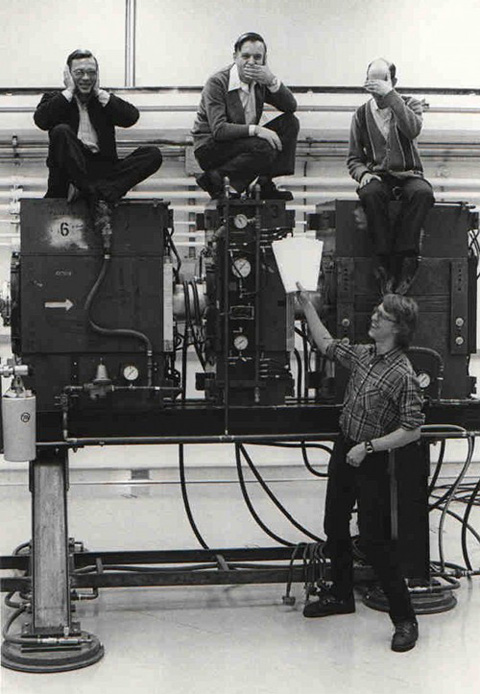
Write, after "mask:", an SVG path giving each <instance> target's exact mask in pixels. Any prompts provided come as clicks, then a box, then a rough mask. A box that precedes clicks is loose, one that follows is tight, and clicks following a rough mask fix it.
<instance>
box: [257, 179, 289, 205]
mask: <svg viewBox="0 0 480 694" xmlns="http://www.w3.org/2000/svg"><path fill="white" fill-rule="evenodd" d="M260 200H286V201H288V200H293V195H292V193H291V192H290V191H289V190H279V189H278V188H277V186H276V185H275V183H271V182H270V183H268V184H267V185H260Z"/></svg>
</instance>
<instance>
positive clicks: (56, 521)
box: [2, 448, 104, 672]
mask: <svg viewBox="0 0 480 694" xmlns="http://www.w3.org/2000/svg"><path fill="white" fill-rule="evenodd" d="M67 474H68V453H67V449H55V448H45V449H43V450H42V449H40V450H39V451H38V455H37V458H36V459H35V460H34V461H33V462H31V463H30V491H31V494H32V553H31V559H30V562H31V574H32V598H31V612H32V618H31V622H30V623H24V625H23V628H22V631H21V632H20V634H16V635H15V634H11V633H8V632H7V633H5V635H4V642H3V644H2V665H3V666H4V667H7V668H10V669H12V670H19V671H21V672H64V671H66V670H76V669H77V668H82V667H86V666H87V665H92V663H96V662H97V661H98V660H100V658H102V657H103V653H104V649H103V645H102V644H101V643H100V641H99V639H98V638H97V637H96V636H95V635H93V634H89V633H87V632H85V631H81V630H80V624H79V623H78V622H73V623H72V619H71V617H72V610H71V607H70V605H71V602H70V566H69V561H70V560H69V540H68V529H67V486H68V479H67Z"/></svg>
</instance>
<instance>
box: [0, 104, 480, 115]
mask: <svg viewBox="0 0 480 694" xmlns="http://www.w3.org/2000/svg"><path fill="white" fill-rule="evenodd" d="M357 108H358V104H345V105H333V104H331V105H329V104H298V105H297V113H353V112H354V111H356V110H357ZM35 109H36V104H31V105H28V106H20V105H15V106H2V105H0V113H17V114H20V113H34V112H35ZM137 109H138V110H139V111H140V113H195V112H196V111H197V109H198V103H191V104H154V105H147V104H143V105H142V104H140V105H137ZM264 110H265V111H266V112H269V111H274V110H275V109H274V108H272V107H268V106H267V107H266V108H265V109H264ZM424 111H425V112H426V113H428V114H431V113H453V114H458V115H469V114H476V113H480V107H477V106H425V107H424Z"/></svg>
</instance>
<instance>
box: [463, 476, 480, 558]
mask: <svg viewBox="0 0 480 694" xmlns="http://www.w3.org/2000/svg"><path fill="white" fill-rule="evenodd" d="M479 490H480V479H479V480H478V481H477V484H476V485H475V488H474V490H473V492H472V495H471V497H470V501H469V502H468V503H467V508H466V509H465V513H464V516H463V523H462V533H461V543H462V554H463V558H464V560H465V565H466V567H467V569H468V570H469V571H471V570H472V563H471V561H470V557H469V554H468V547H467V529H469V530H471V529H470V526H469V524H468V519H469V518H470V513H471V510H472V507H473V505H474V501H475V499H476V497H477V495H478V492H479ZM474 536H475V538H476V539H477V541H478V542H480V536H479V535H478V534H477V533H474Z"/></svg>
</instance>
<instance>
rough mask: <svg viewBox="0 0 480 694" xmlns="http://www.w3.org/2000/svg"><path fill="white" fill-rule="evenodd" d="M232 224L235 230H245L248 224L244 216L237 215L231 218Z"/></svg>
mask: <svg viewBox="0 0 480 694" xmlns="http://www.w3.org/2000/svg"><path fill="white" fill-rule="evenodd" d="M233 223H234V224H235V226H236V227H237V229H245V227H246V226H247V224H248V218H247V217H246V216H245V215H244V214H237V215H235V217H234V218H233Z"/></svg>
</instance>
